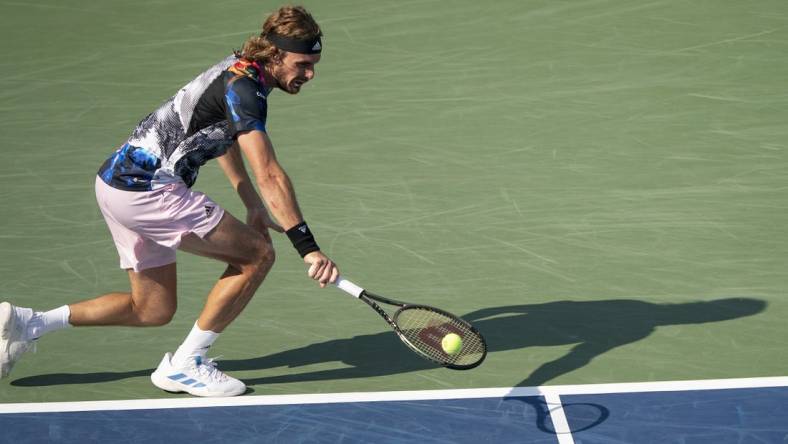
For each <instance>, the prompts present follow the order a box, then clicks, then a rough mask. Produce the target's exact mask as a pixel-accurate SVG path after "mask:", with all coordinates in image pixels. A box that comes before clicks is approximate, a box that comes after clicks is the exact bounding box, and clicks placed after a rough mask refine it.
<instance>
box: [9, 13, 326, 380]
mask: <svg viewBox="0 0 788 444" xmlns="http://www.w3.org/2000/svg"><path fill="white" fill-rule="evenodd" d="M321 35H322V33H321V30H320V27H319V26H318V24H317V23H316V22H315V20H314V19H313V17H312V16H311V14H310V13H309V12H307V11H306V10H305V9H304V8H302V7H292V6H286V7H282V8H280V9H279V10H277V11H275V12H274V13H273V14H271V15H270V16H269V17H268V18H267V19H266V20H265V22H264V24H263V28H262V32H261V33H260V35H257V36H253V37H251V38H249V39H248V40H247V41H246V42H245V43H244V45H243V49H242V50H241V51H240V52H236V53H235V54H233V55H231V56H229V57H227V58H225V59H224V60H222V61H220V62H219V63H217V64H216V65H214V66H212V67H210V68H208V70H207V71H205V72H203V73H202V74H200V75H199V76H197V78H195V79H194V80H192V81H191V82H189V83H188V84H187V85H186V86H184V87H183V88H181V89H179V90H178V92H177V93H175V95H174V96H173V97H172V98H171V99H169V100H168V101H167V102H166V103H164V104H163V105H162V106H161V107H159V108H158V109H157V110H156V111H154V112H153V113H151V114H150V115H148V116H147V117H146V118H144V119H143V120H142V121H141V122H140V123H139V125H138V126H137V127H136V128H135V129H134V131H133V133H132V134H131V137H130V138H129V139H128V140H127V141H126V143H124V144H123V145H122V146H121V147H120V148H119V149H118V150H117V151H116V152H114V153H113V154H112V155H111V156H110V157H109V158H108V159H107V160H106V161H105V162H104V164H103V165H102V166H101V168H100V169H99V171H98V176H97V178H96V185H95V189H96V198H97V200H98V204H99V207H100V208H101V212H102V214H103V215H104V219H105V220H106V222H107V225H108V226H109V230H110V232H111V233H112V238H113V239H114V241H115V245H116V247H117V250H118V254H119V256H120V266H121V268H123V269H126V270H127V271H128V275H129V280H130V282H131V291H130V292H119V293H109V294H105V295H102V296H99V297H97V298H94V299H90V300H86V301H82V302H77V303H74V304H70V305H64V306H62V307H60V308H56V309H54V310H51V311H47V312H39V311H34V310H32V309H30V308H23V307H16V306H13V305H11V304H9V303H8V302H3V303H2V304H0V377H5V376H7V375H8V374H9V372H10V371H11V368H12V367H13V366H14V364H15V363H16V362H17V360H18V359H19V358H20V357H21V356H22V355H23V354H24V353H25V352H26V351H28V350H29V349H31V348H32V347H33V345H34V344H35V341H36V340H37V339H39V338H40V337H41V336H43V335H44V334H47V333H49V332H53V331H56V330H59V329H63V328H66V327H69V326H95V325H123V326H158V325H165V324H167V323H168V322H170V320H171V319H172V317H173V315H174V314H175V310H176V306H177V303H176V299H177V298H176V285H175V283H176V266H175V251H176V249H181V250H183V251H187V252H189V253H193V254H197V255H200V256H205V257H209V258H213V259H216V260H219V261H222V262H224V263H226V264H227V269H226V270H225V272H224V274H222V276H221V277H220V279H219V281H218V282H217V283H216V285H215V286H214V287H213V289H212V290H211V291H210V293H209V294H208V298H207V301H206V303H205V306H204V308H203V310H202V312H201V313H200V316H199V318H198V319H197V321H196V323H195V324H194V327H193V328H192V330H191V332H190V333H189V334H188V335H187V336H186V339H185V340H184V341H183V343H182V344H181V345H180V347H178V349H177V350H176V351H175V353H166V354H165V355H164V358H163V359H162V360H161V363H160V364H159V366H158V368H157V369H156V371H154V372H153V374H152V375H151V380H152V382H153V384H154V385H156V386H157V387H159V388H161V389H163V390H167V391H170V392H188V393H190V394H192V395H196V396H234V395H240V394H242V393H244V392H245V390H246V386H245V385H244V383H243V382H241V381H239V380H238V379H235V378H232V377H230V376H228V375H226V374H224V373H222V372H221V371H220V370H219V369H218V368H217V367H216V363H215V362H214V361H212V360H211V359H207V358H206V352H207V350H208V348H209V347H210V346H211V345H212V344H213V343H214V341H216V339H217V338H218V337H219V334H220V333H222V332H223V331H224V329H225V328H227V326H228V325H229V324H230V323H231V322H232V321H233V320H234V319H235V318H236V317H237V316H238V315H239V314H240V313H241V311H242V310H243V309H244V307H245V306H246V304H247V303H248V302H249V300H250V299H251V298H252V296H253V295H254V293H255V291H256V290H257V288H258V287H259V286H260V284H261V283H262V282H263V280H264V279H265V277H266V275H267V274H268V271H269V270H270V269H271V267H272V265H273V263H274V250H273V246H272V243H271V237H270V236H269V231H268V230H269V229H271V230H274V231H278V232H285V233H286V234H287V236H288V237H289V238H290V240H291V241H292V243H293V246H294V247H295V249H296V250H297V251H298V253H299V254H300V255H301V256H302V257H303V259H304V262H305V263H306V264H307V265H308V266H309V269H308V272H307V274H308V276H309V277H310V278H312V279H314V280H316V281H317V282H318V283H319V285H320V286H321V287H325V286H326V285H327V284H329V283H331V282H334V281H335V280H336V278H337V275H338V269H337V266H336V264H335V263H334V262H332V261H331V259H329V258H328V257H327V256H326V255H325V254H323V253H322V252H321V251H320V249H319V247H318V245H317V243H316V242H315V238H314V236H313V235H312V233H311V231H310V229H309V227H308V226H307V224H306V222H304V218H303V216H302V213H301V210H300V209H299V206H298V203H297V200H296V196H295V193H294V191H293V186H292V184H291V182H290V179H289V178H288V175H287V174H286V173H285V171H284V169H283V168H282V166H281V165H280V164H279V162H278V161H277V159H276V155H275V154H274V148H273V145H272V144H271V140H270V139H269V137H268V134H267V131H266V115H267V112H268V102H267V97H268V95H269V94H270V93H271V91H272V90H274V89H280V90H282V91H285V92H287V93H289V94H298V92H299V91H300V90H301V87H303V85H304V84H305V83H307V82H308V81H310V80H312V78H314V76H315V65H316V64H317V63H318V61H320V53H321V51H322V45H323V44H322V41H321ZM244 157H245V159H246V162H247V163H248V164H249V165H250V167H251V169H252V172H253V175H254V178H255V180H256V183H257V187H258V189H259V191H260V194H258V193H257V191H256V190H255V187H254V186H253V182H252V180H251V179H250V177H249V174H248V173H247V170H246V168H245V166H244ZM214 158H215V159H217V160H218V162H219V165H220V166H221V168H222V170H223V171H224V173H225V174H226V175H227V177H228V178H229V180H230V183H231V185H232V186H233V187H234V188H235V190H236V191H237V192H238V196H239V197H240V199H241V201H243V203H244V205H245V206H246V208H247V215H246V221H245V223H244V222H242V221H240V220H238V219H237V218H235V217H234V216H232V215H231V214H230V213H229V212H227V211H225V210H224V209H222V208H221V207H220V206H219V205H218V204H217V203H216V202H214V201H213V200H211V198H209V197H208V196H206V195H205V194H203V193H200V192H197V191H194V190H192V185H194V183H195V180H196V179H197V173H198V171H199V168H200V167H201V166H202V165H203V164H205V162H207V161H208V160H210V159H214ZM261 195H262V198H261ZM266 207H267V208H268V210H267V209H266ZM269 211H270V213H271V215H272V216H273V219H272V218H271V216H270V215H269ZM274 220H275V221H276V222H274Z"/></svg>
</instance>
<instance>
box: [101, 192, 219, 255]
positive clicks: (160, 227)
mask: <svg viewBox="0 0 788 444" xmlns="http://www.w3.org/2000/svg"><path fill="white" fill-rule="evenodd" d="M96 200H98V204H99V208H100V209H101V213H102V214H103V215H104V220H106V221H107V225H108V226H109V231H110V232H112V239H113V240H114V241H115V247H117V249H118V255H119V256H120V268H124V269H128V268H131V269H134V271H140V270H144V269H146V268H153V267H160V266H162V265H167V264H171V263H173V262H175V250H177V248H178V245H180V243H181V239H182V238H183V236H184V235H186V234H188V233H194V234H196V235H197V236H200V237H205V236H206V235H207V234H208V233H210V232H211V230H213V229H214V228H215V227H216V225H218V224H219V221H220V220H221V219H222V216H223V215H224V209H222V207H220V206H219V205H217V204H216V203H215V202H214V201H212V200H211V199H210V198H209V197H208V196H206V195H205V194H203V193H199V192H196V191H192V190H191V189H190V188H189V187H187V186H186V184H184V183H182V182H179V183H173V184H169V185H165V186H164V187H162V188H160V189H158V190H154V191H124V190H119V189H117V188H113V187H111V186H109V185H107V184H106V183H104V181H103V180H101V178H100V177H98V176H96Z"/></svg>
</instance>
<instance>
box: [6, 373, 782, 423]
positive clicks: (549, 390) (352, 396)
mask: <svg viewBox="0 0 788 444" xmlns="http://www.w3.org/2000/svg"><path fill="white" fill-rule="evenodd" d="M761 387H788V376H781V377H771V378H742V379H708V380H699V381H664V382H635V383H621V384H589V385H554V386H544V387H514V388H511V387H509V388H480V389H460V390H419V391H392V392H359V393H324V394H306V395H258V396H240V397H232V398H175V399H133V400H120V401H83V402H41V403H19V404H0V414H4V413H44V412H87V411H99V410H142V409H177V408H197V407H236V406H254V405H288V404H331V403H339V402H377V401H424V400H440V399H471V398H504V397H521V396H547V395H548V394H550V395H556V396H566V395H587V394H605V393H639V392H666V391H689V390H715V389H734V388H761Z"/></svg>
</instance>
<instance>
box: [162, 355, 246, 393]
mask: <svg viewBox="0 0 788 444" xmlns="http://www.w3.org/2000/svg"><path fill="white" fill-rule="evenodd" d="M171 360H172V353H167V354H165V355H164V358H162V360H161V363H159V367H158V368H157V369H156V371H154V372H153V373H152V374H151V375H150V380H151V382H153V385H155V386H156V387H158V388H160V389H162V390H165V391H168V392H173V393H179V392H186V393H189V394H191V395H194V396H238V395H240V394H243V393H244V392H245V391H246V385H245V384H244V383H243V382H241V381H239V380H237V379H235V378H233V377H232V376H228V375H226V374H224V373H222V372H221V371H220V370H219V369H218V368H216V362H214V361H213V359H202V358H200V357H199V356H195V357H192V358H189V359H188V360H187V361H186V363H185V364H183V365H182V366H174V365H173V364H172V362H171Z"/></svg>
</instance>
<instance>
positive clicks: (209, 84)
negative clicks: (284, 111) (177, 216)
mask: <svg viewBox="0 0 788 444" xmlns="http://www.w3.org/2000/svg"><path fill="white" fill-rule="evenodd" d="M271 89H272V88H270V87H266V86H265V84H264V82H263V77H262V68H261V67H260V66H259V65H258V64H257V63H256V62H250V61H247V60H244V59H239V58H237V57H236V56H234V55H232V56H229V57H227V58H225V59H224V60H222V61H221V62H219V63H217V64H216V65H214V66H212V67H210V68H209V69H208V70H206V71H205V72H203V73H202V74H200V75H199V76H197V78H195V79H194V80H192V81H191V82H189V83H188V84H187V85H186V86H184V87H183V88H181V89H180V90H179V91H178V93H177V94H175V95H174V96H173V97H172V98H170V99H169V100H168V101H167V102H165V103H164V104H163V105H161V106H160V107H159V108H158V109H157V110H156V111H154V112H152V113H151V114H149V115H148V116H147V117H145V118H144V119H143V120H142V121H141V122H140V123H139V124H138V125H137V127H136V128H135V129H134V132H133V133H132V134H131V137H129V139H128V141H126V143H125V144H123V146H121V147H120V148H119V149H118V150H117V151H116V152H115V153H113V154H112V155H111V156H110V157H109V158H108V159H107V160H106V161H105V162H104V164H103V165H102V166H101V168H100V169H99V171H98V174H99V176H100V177H101V179H102V180H103V181H104V182H105V183H107V184H108V185H110V186H112V187H114V188H118V189H121V190H126V191H151V190H155V189H157V188H160V187H161V186H164V185H166V184H168V183H173V182H177V181H183V182H184V183H185V184H186V185H187V186H189V187H191V186H192V185H194V182H195V181H196V180H197V174H198V172H199V170H200V167H201V166H202V165H204V164H205V162H207V161H209V160H211V159H214V158H216V157H219V156H221V155H223V154H224V153H225V152H226V151H227V149H228V148H229V147H230V146H231V145H232V144H233V143H234V142H235V139H236V138H237V136H238V134H239V133H241V132H244V131H250V130H260V131H263V132H265V130H266V129H265V122H266V115H267V111H268V104H267V97H268V94H269V93H270V92H271Z"/></svg>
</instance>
